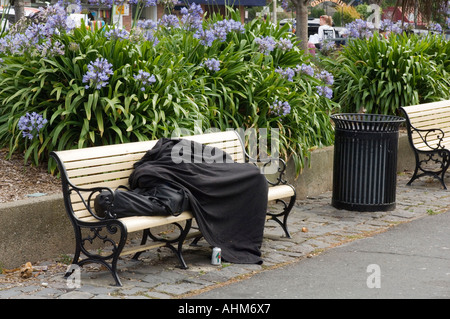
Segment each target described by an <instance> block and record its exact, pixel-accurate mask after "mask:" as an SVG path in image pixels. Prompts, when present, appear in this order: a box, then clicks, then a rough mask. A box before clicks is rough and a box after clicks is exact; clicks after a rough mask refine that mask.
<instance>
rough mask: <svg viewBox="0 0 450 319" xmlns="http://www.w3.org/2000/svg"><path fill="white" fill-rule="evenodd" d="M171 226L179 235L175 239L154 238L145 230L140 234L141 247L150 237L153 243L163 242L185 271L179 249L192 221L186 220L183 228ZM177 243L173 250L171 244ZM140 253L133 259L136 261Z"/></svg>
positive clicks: (185, 267)
mask: <svg viewBox="0 0 450 319" xmlns="http://www.w3.org/2000/svg"><path fill="white" fill-rule="evenodd" d="M171 225H174V226H176V227H177V228H178V229H179V231H180V233H179V235H178V236H177V237H174V238H171V239H167V238H163V237H161V236H155V235H154V234H153V233H152V232H151V230H150V229H145V230H144V232H143V234H142V240H141V246H143V245H145V244H146V243H147V239H148V238H149V237H150V238H151V239H152V240H153V241H154V242H163V243H165V245H164V246H165V247H168V248H169V249H170V250H172V251H173V252H174V253H175V255H176V256H177V258H178V260H179V262H180V264H181V267H180V268H182V269H187V268H188V266H187V264H186V262H185V261H184V258H183V255H182V254H181V249H182V245H183V243H184V240H185V239H186V236H187V234H188V232H189V230H190V229H191V225H192V219H188V220H186V224H185V226H184V227H183V226H181V225H180V224H179V223H172V224H171ZM175 243H178V247H177V248H175V247H174V246H173V245H172V244H175ZM141 253H142V251H140V252H137V253H136V254H135V255H134V256H133V259H135V260H137V259H138V258H139V256H140V255H141Z"/></svg>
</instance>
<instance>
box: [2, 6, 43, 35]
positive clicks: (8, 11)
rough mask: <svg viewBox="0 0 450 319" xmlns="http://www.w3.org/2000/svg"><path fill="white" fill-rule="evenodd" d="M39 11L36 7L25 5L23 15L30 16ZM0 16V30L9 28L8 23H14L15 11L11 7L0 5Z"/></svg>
mask: <svg viewBox="0 0 450 319" xmlns="http://www.w3.org/2000/svg"><path fill="white" fill-rule="evenodd" d="M37 12H39V9H38V8H31V7H25V16H31V15H33V14H35V13H37ZM0 17H1V30H3V29H4V28H6V29H5V30H8V29H9V25H10V24H14V23H15V22H16V21H15V20H16V12H15V10H14V8H13V7H8V6H7V7H5V6H0Z"/></svg>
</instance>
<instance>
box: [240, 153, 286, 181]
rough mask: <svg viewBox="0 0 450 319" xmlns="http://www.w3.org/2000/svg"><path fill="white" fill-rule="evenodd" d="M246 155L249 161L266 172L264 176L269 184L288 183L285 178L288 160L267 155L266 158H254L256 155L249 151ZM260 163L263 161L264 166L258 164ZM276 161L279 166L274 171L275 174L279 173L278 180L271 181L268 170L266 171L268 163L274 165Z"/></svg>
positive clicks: (262, 171)
mask: <svg viewBox="0 0 450 319" xmlns="http://www.w3.org/2000/svg"><path fill="white" fill-rule="evenodd" d="M245 157H246V158H247V162H248V163H252V164H254V165H255V166H258V167H259V168H260V169H261V173H263V174H264V177H266V180H267V183H268V184H269V185H271V186H276V185H285V184H287V181H286V180H285V179H283V177H284V174H285V171H286V162H285V161H284V160H283V159H282V158H277V157H266V158H264V159H261V158H254V157H251V156H250V155H248V154H247V152H245ZM259 163H263V165H262V167H261V166H259V165H258V164H259ZM274 163H276V165H277V166H278V168H277V171H276V172H274V173H272V174H274V175H275V174H276V175H277V177H276V182H272V181H270V180H269V179H268V178H267V176H266V172H265V171H264V170H265V168H266V166H267V165H273V164H274ZM267 174H270V173H267Z"/></svg>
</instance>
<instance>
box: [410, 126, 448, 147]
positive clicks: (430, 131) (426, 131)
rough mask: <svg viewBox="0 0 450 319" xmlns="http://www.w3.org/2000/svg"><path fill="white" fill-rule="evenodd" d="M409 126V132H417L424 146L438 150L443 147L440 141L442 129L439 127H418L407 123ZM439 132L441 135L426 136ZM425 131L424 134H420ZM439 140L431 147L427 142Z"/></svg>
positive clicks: (442, 135)
mask: <svg viewBox="0 0 450 319" xmlns="http://www.w3.org/2000/svg"><path fill="white" fill-rule="evenodd" d="M409 126H410V130H411V134H412V132H417V134H418V135H419V136H420V138H421V139H422V141H423V142H424V143H425V145H426V146H428V147H429V148H430V149H431V150H440V149H442V148H444V147H443V146H442V145H441V143H442V141H443V140H444V135H445V133H444V131H443V130H441V129H440V128H432V129H418V128H415V127H414V126H413V125H411V124H409ZM437 131H438V132H440V133H441V135H434V136H433V137H432V138H430V139H429V138H428V136H429V134H430V133H435V132H437ZM422 133H425V134H422ZM436 140H439V142H438V143H437V145H436V147H433V146H431V145H430V144H429V142H431V141H433V142H434V141H436Z"/></svg>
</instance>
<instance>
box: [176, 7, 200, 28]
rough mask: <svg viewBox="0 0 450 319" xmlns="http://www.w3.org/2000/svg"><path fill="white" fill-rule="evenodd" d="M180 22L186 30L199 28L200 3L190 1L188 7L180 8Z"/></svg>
mask: <svg viewBox="0 0 450 319" xmlns="http://www.w3.org/2000/svg"><path fill="white" fill-rule="evenodd" d="M180 12H181V14H182V15H183V16H182V17H181V24H182V25H183V28H185V29H187V30H199V29H201V28H202V18H203V9H202V7H201V6H200V5H196V4H195V3H192V4H191V5H190V7H189V8H186V7H183V8H182V9H181V10H180Z"/></svg>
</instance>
